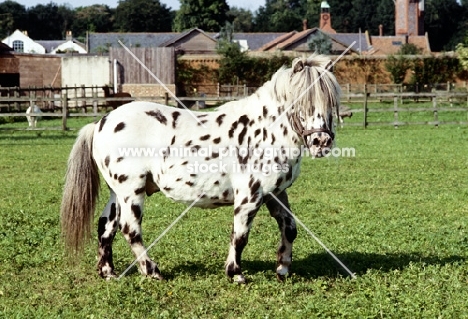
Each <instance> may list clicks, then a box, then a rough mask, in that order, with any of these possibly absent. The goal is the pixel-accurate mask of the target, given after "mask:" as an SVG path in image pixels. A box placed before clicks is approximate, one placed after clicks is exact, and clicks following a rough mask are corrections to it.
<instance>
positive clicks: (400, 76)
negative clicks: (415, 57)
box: [385, 54, 411, 84]
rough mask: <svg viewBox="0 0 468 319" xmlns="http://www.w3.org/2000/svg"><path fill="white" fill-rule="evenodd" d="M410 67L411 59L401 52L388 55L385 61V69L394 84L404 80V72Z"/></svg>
mask: <svg viewBox="0 0 468 319" xmlns="http://www.w3.org/2000/svg"><path fill="white" fill-rule="evenodd" d="M410 68H411V61H410V60H409V59H408V58H407V57H405V56H403V55H402V54H396V55H389V56H388V57H387V61H385V69H386V70H387V71H388V72H389V73H390V76H391V77H392V81H393V83H395V84H401V83H403V81H404V80H405V77H406V72H408V70H409V69H410Z"/></svg>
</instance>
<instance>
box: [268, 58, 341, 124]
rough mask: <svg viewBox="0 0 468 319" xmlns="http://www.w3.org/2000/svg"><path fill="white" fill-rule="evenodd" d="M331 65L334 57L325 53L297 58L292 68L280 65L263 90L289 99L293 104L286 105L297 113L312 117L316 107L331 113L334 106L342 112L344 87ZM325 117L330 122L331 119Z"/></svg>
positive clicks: (281, 101) (275, 96)
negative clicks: (341, 101)
mask: <svg viewBox="0 0 468 319" xmlns="http://www.w3.org/2000/svg"><path fill="white" fill-rule="evenodd" d="M329 66H331V60H330V59H329V58H328V57H326V56H323V55H315V54H314V55H312V56H310V57H309V58H296V59H294V60H293V62H292V66H291V67H290V68H287V67H285V66H283V67H282V68H280V69H279V70H278V71H277V72H276V73H275V74H274V75H273V77H272V78H271V80H270V81H268V82H267V83H265V84H264V85H263V87H262V88H260V89H259V91H260V90H261V91H263V92H265V90H268V91H269V92H270V94H273V95H274V98H275V99H276V100H277V101H279V102H280V103H285V102H286V101H288V102H289V105H286V104H285V105H284V106H285V107H286V108H287V109H290V110H291V112H293V113H302V114H303V115H304V116H307V117H308V116H312V115H313V114H314V111H315V110H317V111H319V112H320V113H321V114H328V111H329V108H332V113H334V114H336V115H338V107H339V102H340V95H341V88H340V86H339V84H338V82H337V81H336V78H335V76H334V75H333V74H332V72H331V71H330V70H329ZM325 121H326V124H327V126H329V119H328V118H325ZM329 128H330V129H331V127H329Z"/></svg>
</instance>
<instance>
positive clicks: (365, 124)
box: [363, 83, 367, 128]
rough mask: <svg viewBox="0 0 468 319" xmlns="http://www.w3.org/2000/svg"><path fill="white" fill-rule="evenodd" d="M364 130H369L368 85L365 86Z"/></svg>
mask: <svg viewBox="0 0 468 319" xmlns="http://www.w3.org/2000/svg"><path fill="white" fill-rule="evenodd" d="M363 124H364V128H367V83H366V84H364V123H363Z"/></svg>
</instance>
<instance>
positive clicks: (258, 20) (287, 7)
mask: <svg viewBox="0 0 468 319" xmlns="http://www.w3.org/2000/svg"><path fill="white" fill-rule="evenodd" d="M305 17H306V6H305V5H303V4H301V1H300V0H266V3H265V6H261V7H260V8H259V9H258V11H257V14H256V16H255V19H254V25H255V27H254V30H255V31H257V32H290V31H293V30H301V29H302V21H303V20H304V18H305Z"/></svg>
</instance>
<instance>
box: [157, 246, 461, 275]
mask: <svg viewBox="0 0 468 319" xmlns="http://www.w3.org/2000/svg"><path fill="white" fill-rule="evenodd" d="M338 258H339V259H340V260H341V261H342V263H343V264H345V265H346V267H348V268H349V269H350V270H351V271H352V272H353V273H354V274H356V275H357V276H359V275H363V274H365V273H367V272H368V271H369V270H378V271H381V272H391V271H394V270H404V269H405V268H408V267H409V266H410V265H411V264H414V263H417V264H424V265H441V266H443V265H448V264H453V263H463V262H465V261H466V260H467V258H466V257H463V256H448V257H443V258H440V257H437V256H423V255H418V254H416V253H414V254H377V253H360V252H349V253H343V254H340V255H339V256H338ZM275 263H276V262H275V261H274V260H271V261H263V260H262V261H260V260H243V261H242V268H243V270H244V271H246V272H248V273H249V274H251V275H253V274H256V273H265V272H269V271H271V272H273V271H274V269H275ZM220 271H224V267H223V264H214V263H212V264H209V265H205V264H202V263H201V262H198V261H197V262H186V263H184V264H180V265H178V266H176V267H174V268H172V269H167V270H166V272H167V273H165V274H163V275H164V276H165V278H167V279H169V280H170V279H171V278H175V277H177V276H178V274H189V275H192V276H200V275H201V276H208V275H213V274H218V273H219V272H220ZM292 273H293V274H295V275H296V276H299V277H302V278H305V279H314V278H319V277H329V278H337V277H346V276H349V274H348V273H347V272H346V271H345V270H344V269H343V268H342V267H341V266H340V265H339V264H338V263H337V262H336V261H335V260H333V259H332V257H331V256H330V255H328V254H327V253H326V252H323V253H314V254H310V255H309V256H307V257H306V258H303V259H294V260H293V263H292Z"/></svg>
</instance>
